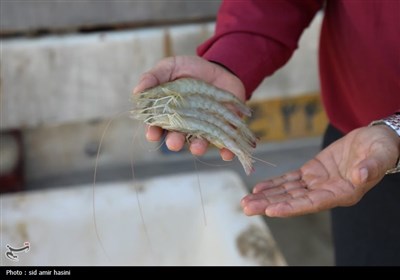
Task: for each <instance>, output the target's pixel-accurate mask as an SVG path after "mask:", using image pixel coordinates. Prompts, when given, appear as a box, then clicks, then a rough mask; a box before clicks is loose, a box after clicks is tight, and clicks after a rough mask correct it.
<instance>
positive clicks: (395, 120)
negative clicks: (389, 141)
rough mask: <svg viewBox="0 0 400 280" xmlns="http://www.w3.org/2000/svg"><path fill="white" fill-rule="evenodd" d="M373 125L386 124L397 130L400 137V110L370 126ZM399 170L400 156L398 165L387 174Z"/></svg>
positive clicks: (387, 172)
mask: <svg viewBox="0 0 400 280" xmlns="http://www.w3.org/2000/svg"><path fill="white" fill-rule="evenodd" d="M373 125H386V126H388V127H390V128H391V129H393V130H394V132H396V134H397V135H398V136H399V137H400V112H396V113H394V114H393V115H391V116H389V117H387V118H384V119H381V120H377V121H373V122H371V124H370V126H373ZM397 172H400V157H399V159H398V160H397V166H396V167H395V168H392V169H389V170H388V171H386V174H393V173H397Z"/></svg>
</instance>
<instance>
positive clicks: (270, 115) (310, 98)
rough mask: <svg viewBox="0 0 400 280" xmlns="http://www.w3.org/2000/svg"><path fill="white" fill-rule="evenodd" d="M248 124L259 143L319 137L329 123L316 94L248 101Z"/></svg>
mask: <svg viewBox="0 0 400 280" xmlns="http://www.w3.org/2000/svg"><path fill="white" fill-rule="evenodd" d="M248 105H249V106H250V108H251V109H252V117H251V118H247V120H246V121H247V123H248V125H249V127H250V129H251V131H253V132H254V133H255V134H256V135H257V136H258V137H259V138H260V141H261V142H266V141H277V140H286V139H293V138H302V137H314V136H320V135H322V134H323V132H324V131H325V128H326V125H327V123H328V120H327V117H326V114H325V112H324V109H323V106H322V104H321V98H320V95H319V93H316V92H314V93H307V94H304V95H301V96H295V97H286V98H279V99H269V100H261V101H251V102H249V103H248Z"/></svg>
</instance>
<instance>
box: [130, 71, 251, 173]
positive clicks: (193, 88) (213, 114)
mask: <svg viewBox="0 0 400 280" xmlns="http://www.w3.org/2000/svg"><path fill="white" fill-rule="evenodd" d="M133 102H134V105H135V108H134V109H133V110H132V116H133V118H135V119H137V120H141V121H143V122H144V123H147V124H149V125H152V126H159V127H162V128H163V129H166V130H172V131H179V132H183V133H186V134H188V135H191V136H195V137H198V138H204V139H206V140H208V141H209V142H210V143H212V144H214V145H215V146H217V147H218V148H227V149H229V150H230V151H232V152H233V153H234V154H235V155H236V156H237V157H238V159H239V160H240V162H241V164H242V166H243V168H244V170H245V172H246V174H250V173H251V172H252V171H253V162H254V161H253V159H252V156H251V154H252V152H253V150H254V148H255V147H256V142H257V138H256V137H255V135H254V134H253V133H252V132H251V130H250V129H249V128H248V127H247V126H246V124H245V122H244V121H243V120H242V119H241V118H240V117H239V116H238V115H237V114H235V113H233V112H232V111H230V110H229V109H228V108H227V107H225V104H230V105H233V106H234V107H235V108H236V109H238V110H239V111H240V112H242V113H245V114H248V115H250V113H251V112H250V109H249V108H248V107H246V105H245V104H244V103H242V102H241V101H240V100H239V99H238V98H236V97H235V96H234V95H233V94H231V93H229V92H226V91H223V90H220V89H218V88H216V87H214V86H212V85H208V84H207V83H205V82H202V81H199V80H196V79H191V78H182V79H178V80H175V81H173V82H168V83H165V84H161V85H159V86H156V87H153V88H150V89H148V90H145V91H143V92H142V93H139V94H136V95H134V96H133ZM244 108H246V109H244Z"/></svg>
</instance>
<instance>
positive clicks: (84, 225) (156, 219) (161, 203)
mask: <svg viewBox="0 0 400 280" xmlns="http://www.w3.org/2000/svg"><path fill="white" fill-rule="evenodd" d="M196 174H197V173H193V174H186V175H176V176H170V177H159V178H154V179H151V180H148V181H144V182H137V183H133V182H118V183H110V184H102V185H100V184H97V185H96V187H95V197H94V198H95V209H96V217H97V219H96V220H97V226H98V227H97V228H98V233H99V236H100V240H101V243H102V244H103V245H104V249H105V252H104V251H103V250H102V246H101V244H100V242H99V240H98V239H97V237H96V232H95V227H94V223H93V220H94V217H93V212H92V206H93V189H92V187H91V186H80V187H75V188H70V189H56V190H46V191H38V192H32V193H20V194H13V195H3V196H2V197H1V218H2V223H1V264H2V265H33V266H37V265H284V264H285V262H284V260H283V258H282V256H281V254H280V252H279V251H278V250H277V248H276V245H275V242H274V240H273V238H272V236H271V235H270V232H269V230H268V228H267V226H266V225H265V223H264V222H263V220H262V219H261V218H259V217H252V218H249V217H246V216H245V215H244V214H243V213H242V211H241V208H240V205H239V202H240V199H241V198H242V196H243V195H244V194H245V192H246V190H245V187H244V186H243V184H242V182H241V180H240V178H239V177H238V176H237V175H236V174H234V173H232V172H227V171H222V172H215V173H198V176H197V175H196ZM199 181H200V186H201V191H202V194H203V195H202V199H203V202H204V210H205V217H206V224H205V220H204V215H203V210H202V203H201V196H200V192H199V184H198V182H199ZM135 189H136V190H138V192H139V196H138V198H139V200H140V202H141V206H142V212H143V218H144V223H142V220H141V217H140V212H139V208H138V203H137V196H136V191H135ZM146 231H147V235H146ZM24 242H30V245H31V247H30V250H29V252H20V253H19V254H18V257H19V261H18V262H15V261H14V262H13V261H10V260H8V259H7V258H6V257H5V253H6V251H7V250H6V249H7V248H6V245H7V244H9V245H11V246H13V247H22V246H23V244H24Z"/></svg>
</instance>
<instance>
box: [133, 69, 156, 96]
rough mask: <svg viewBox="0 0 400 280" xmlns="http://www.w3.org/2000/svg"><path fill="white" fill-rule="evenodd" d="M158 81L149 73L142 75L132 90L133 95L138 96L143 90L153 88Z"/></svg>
mask: <svg viewBox="0 0 400 280" xmlns="http://www.w3.org/2000/svg"><path fill="white" fill-rule="evenodd" d="M159 83H160V82H159V80H158V78H157V77H156V76H155V75H154V74H152V73H150V72H147V73H144V74H143V75H142V76H141V77H140V79H139V83H138V84H137V86H136V87H135V88H134V89H133V94H138V93H140V92H142V91H144V90H145V89H148V88H151V87H155V86H157V85H158V84H159Z"/></svg>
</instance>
